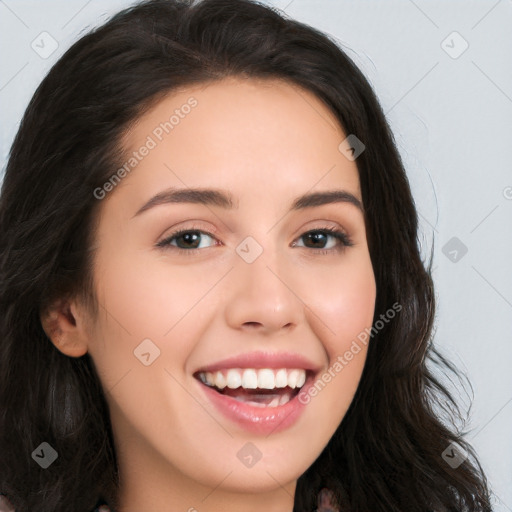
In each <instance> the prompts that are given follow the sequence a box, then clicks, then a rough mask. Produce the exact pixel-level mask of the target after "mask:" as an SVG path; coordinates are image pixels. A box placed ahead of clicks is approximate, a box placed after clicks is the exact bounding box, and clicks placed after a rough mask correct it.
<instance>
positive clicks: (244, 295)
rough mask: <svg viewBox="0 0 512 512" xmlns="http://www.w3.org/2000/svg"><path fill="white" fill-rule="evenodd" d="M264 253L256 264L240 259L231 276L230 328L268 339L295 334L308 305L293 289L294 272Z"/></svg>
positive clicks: (227, 310) (229, 292)
mask: <svg viewBox="0 0 512 512" xmlns="http://www.w3.org/2000/svg"><path fill="white" fill-rule="evenodd" d="M266 254H269V253H268V252H266V251H265V252H264V253H263V254H262V255H261V256H260V257H258V258H257V259H256V260H255V261H253V262H252V263H247V262H245V261H243V260H242V259H240V260H239V261H237V262H236V264H235V268H234V269H233V271H232V272H230V279H229V283H227V287H228V300H227V303H226V308H225V311H224V314H225V319H226V322H227V324H228V325H229V326H230V327H231V328H233V329H236V330H246V331H249V330H252V331H258V332H260V333H261V334H264V335H268V334H271V333H274V332H276V331H280V330H285V331H287V332H289V331H291V330H293V329H294V328H295V327H296V326H297V325H298V324H299V322H300V319H301V318H302V315H303V308H304V307H305V306H304V303H303V302H302V301H301V300H300V293H298V290H294V289H293V279H292V277H291V272H290V271H289V267H288V271H285V270H284V267H285V266H286V264H285V262H284V261H280V260H279V257H278V256H275V257H272V258H270V257H269V256H267V257H265V255H266Z"/></svg>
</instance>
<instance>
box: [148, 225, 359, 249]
mask: <svg viewBox="0 0 512 512" xmlns="http://www.w3.org/2000/svg"><path fill="white" fill-rule="evenodd" d="M189 233H201V234H203V235H208V236H209V237H211V238H213V239H215V238H216V237H215V235H213V234H212V233H210V232H208V231H204V230H202V229H195V228H189V229H181V230H178V231H175V232H174V233H171V234H170V235H169V236H168V237H167V238H165V239H164V240H161V241H160V242H158V243H157V244H156V246H157V247H160V248H163V249H165V250H169V249H170V248H171V247H172V249H171V250H174V251H178V252H179V253H180V254H183V253H186V254H187V256H192V254H191V253H193V252H197V251H198V250H200V249H183V248H181V247H176V246H174V245H171V241H172V240H174V239H175V238H179V237H180V236H181V235H184V234H189ZM312 233H323V234H328V235H330V236H332V237H333V238H336V239H337V240H338V241H339V242H341V243H340V244H338V245H337V246H336V247H335V248H332V249H315V248H311V247H304V249H310V250H312V251H314V252H315V253H316V254H319V255H322V254H325V255H326V254H330V253H332V252H333V251H335V252H341V251H343V250H344V249H345V247H351V246H353V245H354V244H353V242H352V239H351V238H350V237H349V236H348V235H347V234H346V233H345V232H343V231H340V230H339V229H336V228H332V227H323V228H317V229H311V230H309V231H306V232H305V233H303V234H302V235H301V236H300V237H299V239H300V238H302V237H304V236H306V235H309V234H312ZM203 249H204V248H203Z"/></svg>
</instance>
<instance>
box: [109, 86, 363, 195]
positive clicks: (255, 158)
mask: <svg viewBox="0 0 512 512" xmlns="http://www.w3.org/2000/svg"><path fill="white" fill-rule="evenodd" d="M345 137H346V135H345V134H344V133H343V130H342V129H341V126H340V125H339V122H338V121H337V119H336V117H335V115H334V114H333V113H332V112H331V111H330V109H329V108H328V107H327V106H326V105H325V104H324V103H323V102H322V101H321V100H320V99H319V98H318V97H316V96H315V95H314V94H313V93H312V92H310V91H307V90H305V89H302V88H300V87H298V86H296V85H293V84H291V83H288V82H284V81H282V80H275V79H265V80H261V79H258V80H256V79H252V78H251V79H245V78H233V77H231V78H228V79H225V80H222V81H215V82H210V83H207V84H201V85H196V86H193V87H186V88H183V89H181V90H179V91H175V92H173V93H172V94H169V95H168V96H166V97H164V98H163V99H161V100H159V101H158V102H157V103H156V104H154V105H153V106H152V107H151V109H149V110H148V111H147V112H146V113H145V114H143V115H142V116H141V117H140V118H139V119H138V120H137V122H136V123H135V124H134V125H133V126H132V128H131V129H130V130H129V131H128V132H127V133H126V134H125V137H124V141H123V143H124V148H125V150H126V151H125V161H124V162H122V164H127V163H128V165H125V168H126V169H127V170H128V172H125V173H123V174H124V176H125V177H123V179H122V180H121V183H120V184H119V185H118V186H116V189H115V190H114V192H113V193H111V195H112V196H114V197H116V196H121V195H122V196H123V197H125V199H127V200H130V202H131V203H133V204H134V205H135V204H140V203H141V202H143V201H144V199H145V198H147V197H148V196H150V195H151V194H156V193H158V192H159V191H161V190H162V189H163V188H165V187H216V188H225V189H229V190H232V191H233V195H234V196H235V197H236V198H239V197H240V198H245V200H246V201H248V200H250V198H254V197H259V200H261V192H263V191H264V193H265V196H266V199H267V200H272V199H276V200H278V199H279V198H280V197H283V196H284V195H286V196H288V195H290V194H293V193H296V194H295V195H299V194H302V193H304V192H305V191H307V190H309V189H312V188H314V187H315V186H317V187H319V188H322V189H325V188H329V187H337V188H339V187H340V186H342V187H343V188H344V189H347V190H348V191H349V192H351V193H353V194H354V195H358V196H360V189H359V176H358V172H357V166H356V164H355V162H353V161H350V160H349V159H347V158H346V157H345V156H344V155H343V154H342V152H341V151H340V150H339V145H340V143H341V142H342V141H343V140H344V139H345Z"/></svg>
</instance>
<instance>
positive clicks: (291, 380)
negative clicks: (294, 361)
mask: <svg viewBox="0 0 512 512" xmlns="http://www.w3.org/2000/svg"><path fill="white" fill-rule="evenodd" d="M298 379H299V370H292V371H291V372H288V386H290V387H291V388H296V387H297V380H298Z"/></svg>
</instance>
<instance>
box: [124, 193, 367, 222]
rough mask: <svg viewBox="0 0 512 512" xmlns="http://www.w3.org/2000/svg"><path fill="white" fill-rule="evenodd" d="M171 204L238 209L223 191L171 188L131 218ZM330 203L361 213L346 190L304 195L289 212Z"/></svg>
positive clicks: (147, 203) (293, 204)
mask: <svg viewBox="0 0 512 512" xmlns="http://www.w3.org/2000/svg"><path fill="white" fill-rule="evenodd" d="M171 203H193V204H202V205H205V206H217V207H220V208H224V209H226V210H232V209H237V208H238V203H237V205H236V206H235V205H234V201H233V196H232V195H231V194H230V193H229V192H226V191H223V190H219V189H211V188H184V189H176V188H171V189H168V190H164V191H163V192H160V193H158V194H156V195H155V196H153V197H152V198H151V199H150V200H149V201H147V202H146V203H145V204H144V205H143V206H142V207H141V208H139V209H138V210H137V213H136V214H135V215H134V216H133V217H136V216H137V215H140V214H141V213H143V212H145V211H147V210H149V209H150V208H153V207H155V206H159V205H162V204H171ZM331 203H348V204H352V205H354V206H356V207H357V208H358V209H359V210H361V212H362V211H363V205H362V204H361V201H360V200H359V199H358V198H357V197H356V196H354V195H353V194H351V193H350V192H347V191H346V190H329V191H325V192H312V193H309V194H304V195H302V196H300V197H297V198H296V199H295V200H294V201H293V202H292V205H291V207H290V209H289V211H296V210H304V209H306V208H313V207H316V206H322V205H324V204H331ZM133 217H132V218H133Z"/></svg>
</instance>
